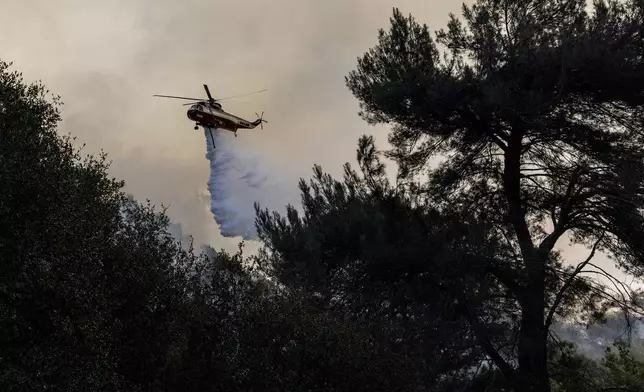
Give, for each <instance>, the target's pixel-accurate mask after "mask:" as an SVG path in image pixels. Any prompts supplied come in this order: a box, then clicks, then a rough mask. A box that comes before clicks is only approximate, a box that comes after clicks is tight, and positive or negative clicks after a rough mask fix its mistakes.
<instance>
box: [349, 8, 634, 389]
mask: <svg viewBox="0 0 644 392" xmlns="http://www.w3.org/2000/svg"><path fill="white" fill-rule="evenodd" d="M463 16H464V18H465V22H466V23H465V24H464V23H463V22H462V21H460V20H458V19H457V18H456V17H455V16H451V19H450V22H449V24H448V28H447V30H441V31H439V32H438V33H437V38H436V42H435V41H434V40H433V39H432V38H431V35H430V33H429V31H428V28H427V26H421V25H419V24H418V23H417V22H416V21H415V20H414V19H413V18H412V17H411V16H410V17H409V18H405V17H403V15H402V14H401V13H400V12H399V11H397V10H395V11H394V16H393V18H392V20H391V29H390V31H389V32H384V31H383V30H381V31H380V34H379V42H378V45H377V46H376V47H375V48H373V49H371V50H370V51H369V52H367V53H366V54H365V55H364V56H363V57H362V58H360V59H359V61H358V67H357V70H355V71H352V72H351V73H350V74H349V76H348V78H347V85H348V87H349V88H350V90H351V91H352V92H353V93H354V95H355V96H356V97H357V98H358V100H359V101H360V103H361V107H362V112H361V114H362V116H363V117H364V118H365V119H366V120H367V121H368V122H369V123H374V124H375V123H391V124H394V128H393V132H392V134H391V135H390V142H391V143H392V145H393V148H392V150H391V151H389V155H388V156H389V157H391V158H393V159H395V160H396V161H397V163H398V164H399V166H400V170H399V174H398V177H399V179H400V181H401V182H408V183H409V182H412V181H413V180H414V176H415V175H417V174H419V173H420V171H421V170H423V169H425V168H426V165H427V162H428V160H429V159H430V158H432V157H436V156H438V155H441V154H442V155H443V156H445V161H444V162H443V163H442V164H441V165H440V166H439V167H438V168H436V169H427V170H429V175H430V179H429V181H428V183H427V184H422V191H423V192H425V193H426V194H427V195H428V198H429V199H430V200H431V201H432V203H433V205H435V206H437V207H439V208H441V209H442V210H444V211H447V210H455V211H465V210H467V211H468V212H469V213H470V214H472V215H475V216H477V217H478V218H479V219H482V220H484V221H485V222H488V223H489V224H490V225H491V229H490V235H491V236H492V235H493V236H497V237H499V238H505V237H507V239H508V240H507V242H508V243H507V246H506V247H505V250H508V251H509V250H512V251H513V254H515V256H514V257H504V259H505V260H506V261H504V262H503V263H500V264H498V265H493V266H491V274H492V275H493V276H494V277H495V278H496V279H498V280H499V281H500V282H501V283H502V284H503V285H504V286H505V287H506V288H507V289H508V290H509V291H510V292H511V294H512V295H513V296H514V298H515V299H516V301H517V303H518V305H519V307H520V314H521V322H520V326H521V328H520V332H519V338H518V354H517V362H518V367H517V369H516V370H515V369H514V366H513V365H512V363H510V362H508V361H507V360H505V359H503V358H502V357H501V356H500V355H499V354H498V350H497V349H496V348H494V347H492V346H491V345H489V344H486V345H485V350H486V352H487V354H488V355H490V357H492V358H494V361H495V363H496V365H497V366H499V368H500V369H501V370H502V371H503V373H504V375H505V377H507V378H508V379H509V380H511V381H512V383H513V385H514V386H515V388H517V389H519V390H524V391H548V390H549V389H550V387H549V383H548V368H547V339H548V330H549V327H550V325H551V323H552V321H553V316H554V314H555V312H556V310H557V309H558V307H559V302H560V298H562V296H563V295H565V293H566V291H568V290H569V285H567V284H564V285H563V287H561V289H560V290H559V292H558V293H557V295H556V296H554V298H551V297H549V296H548V293H547V291H548V290H547V289H546V282H547V280H548V276H549V275H554V276H555V277H556V278H557V279H558V280H560V281H562V282H572V280H571V279H572V278H574V276H577V275H578V274H579V273H580V272H581V271H582V270H583V269H584V267H586V266H588V265H590V258H589V259H587V260H585V261H583V262H582V263H581V264H580V265H579V266H578V268H576V269H575V270H574V272H572V273H570V274H566V273H562V271H559V270H553V269H552V268H551V266H550V265H549V263H548V260H549V259H550V258H551V257H552V254H553V252H554V247H555V245H556V243H557V241H558V240H559V239H561V238H562V236H564V235H568V234H570V235H571V237H572V239H573V240H574V241H575V242H577V243H581V244H584V245H587V246H589V247H592V253H591V254H594V253H595V250H601V251H605V252H607V253H609V254H610V255H612V257H613V258H614V260H615V262H616V263H617V265H619V266H620V267H622V268H623V269H625V270H626V271H628V272H631V273H633V274H635V275H641V273H642V272H643V270H642V268H643V267H644V264H642V262H641V260H642V256H643V255H644V253H643V251H644V248H642V242H641V241H639V240H638V238H639V237H640V236H641V228H642V227H644V226H643V225H642V223H644V217H643V216H642V213H641V207H642V197H643V196H644V189H643V188H642V186H643V183H642V179H643V175H644V170H643V169H642V158H643V157H644V150H643V147H642V136H643V131H644V129H643V125H644V122H643V119H644V117H642V113H644V112H643V111H642V105H643V104H644V93H643V91H644V90H643V89H642V86H643V85H644V67H643V65H644V64H643V62H644V58H643V57H642V51H643V49H644V46H643V45H644V28H643V25H642V20H644V18H643V16H644V3H642V2H641V1H637V0H631V1H625V2H617V1H608V2H604V1H596V2H595V3H594V11H593V13H592V14H589V13H588V11H587V8H586V2H585V1H583V0H569V1H555V0H533V1H513V0H505V1H503V0H480V1H477V2H476V4H475V5H473V6H471V7H468V6H465V5H464V6H463ZM437 43H438V44H441V45H443V46H444V47H445V48H446V49H447V51H446V54H445V56H444V58H441V56H440V52H439V50H438V46H437ZM501 252H502V251H501V250H499V254H500V253H501ZM485 335H486V333H485V332H484V331H483V330H482V329H479V330H478V331H477V336H478V337H479V340H481V341H482V342H484V341H486V340H487V338H486V336H485Z"/></svg>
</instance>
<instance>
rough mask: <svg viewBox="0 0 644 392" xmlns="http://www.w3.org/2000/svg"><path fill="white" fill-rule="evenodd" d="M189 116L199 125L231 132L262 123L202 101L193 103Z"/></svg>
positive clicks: (251, 127)
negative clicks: (245, 118) (248, 119)
mask: <svg viewBox="0 0 644 392" xmlns="http://www.w3.org/2000/svg"><path fill="white" fill-rule="evenodd" d="M187 116H188V118H189V119H190V120H192V121H194V122H196V123H197V125H198V126H202V127H206V128H217V129H225V130H228V131H231V132H237V130H238V129H253V128H255V127H256V126H258V125H259V124H260V120H257V121H253V122H250V121H247V120H244V119H243V118H241V117H237V116H235V115H232V114H230V113H227V112H226V111H224V110H223V109H221V108H217V107H212V106H210V105H205V104H202V103H197V104H194V105H192V106H191V107H190V109H188V112H187Z"/></svg>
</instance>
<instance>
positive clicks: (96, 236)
mask: <svg viewBox="0 0 644 392" xmlns="http://www.w3.org/2000/svg"><path fill="white" fill-rule="evenodd" d="M449 17H450V19H449V22H448V24H447V27H446V28H445V29H443V30H439V31H437V32H436V33H435V34H433V33H432V32H430V30H429V27H427V26H426V25H422V24H420V23H418V22H417V21H416V20H415V19H414V18H413V17H412V16H405V15H403V14H402V13H401V12H400V11H399V10H397V9H394V12H393V16H392V17H391V20H390V22H391V25H390V26H389V28H388V30H385V29H383V30H381V31H380V32H379V33H378V35H377V44H376V45H375V46H374V47H373V48H371V49H369V50H368V51H367V52H366V53H364V54H363V55H362V56H361V57H359V58H358V61H357V66H356V69H355V70H353V71H351V72H349V73H348V75H347V77H346V85H347V87H348V89H349V90H350V91H351V92H352V93H353V94H354V96H355V97H356V98H357V100H358V101H359V102H360V105H361V112H360V116H362V117H363V118H364V120H365V121H367V122H369V123H371V124H387V125H389V126H390V127H391V132H390V135H389V142H390V149H389V150H386V151H380V150H378V149H377V148H376V146H375V144H374V140H373V138H371V137H368V136H363V137H361V138H360V139H359V143H358V146H357V154H356V155H357V156H356V158H357V159H356V161H357V163H356V164H355V165H351V164H348V163H347V164H346V165H345V172H344V176H343V178H341V179H335V178H333V177H332V176H330V175H328V174H327V173H325V172H324V171H323V169H322V168H321V167H319V166H315V167H314V170H313V175H312V178H311V179H309V180H305V179H302V180H301V181H300V183H299V187H300V191H301V205H300V206H288V208H287V212H286V214H285V216H281V215H279V214H277V213H275V212H273V211H269V210H266V209H263V208H262V206H261V205H256V213H257V219H256V225H257V229H258V232H259V240H260V241H261V245H262V246H261V250H260V251H259V253H257V254H254V255H247V254H244V252H243V249H244V248H243V243H242V244H240V247H239V251H238V252H237V253H236V254H229V253H227V252H224V251H216V250H214V249H211V248H209V247H204V248H201V249H195V248H194V246H192V245H191V244H187V245H186V244H183V243H182V242H181V241H180V240H179V239H177V238H174V237H173V236H172V235H171V233H170V221H169V219H168V217H167V215H166V213H165V211H164V210H163V209H159V208H156V207H155V206H152V205H150V204H149V203H141V202H139V201H136V200H134V199H132V198H131V197H130V196H128V194H127V193H126V192H125V191H124V185H125V184H124V183H123V182H121V181H118V180H116V179H113V178H111V177H110V176H109V174H108V171H109V160H108V157H107V156H106V155H100V156H98V157H97V156H91V155H84V154H83V153H82V148H81V147H79V146H77V145H76V144H75V140H74V139H73V138H72V137H71V136H63V135H60V134H59V132H58V128H57V127H58V124H59V123H60V121H61V115H60V111H59V105H60V103H61V99H60V97H57V96H53V97H52V96H50V94H49V92H48V91H47V89H46V87H45V86H44V85H43V84H41V83H28V82H25V81H24V80H23V78H22V75H21V74H20V72H19V71H17V70H14V69H12V65H11V64H10V63H5V62H0V180H1V183H2V187H1V188H0V222H2V225H1V226H0V257H1V264H0V268H1V273H0V298H1V300H0V339H1V340H2V344H0V385H1V386H2V387H1V389H2V390H7V391H49V392H54V391H79V392H80V391H83V392H85V391H132V392H136V391H140V392H148V391H194V392H205V391H227V392H228V391H294V392H297V391H302V392H304V391H307V392H308V391H347V392H348V391H352V392H354V391H355V392H358V391H369V392H377V391H401V392H402V391H432V392H433V391H441V392H442V391H444V392H451V391H454V392H456V391H459V392H478V391H480V392H483V391H499V392H500V391H534V392H537V391H538V392H546V391H553V392H555V391H557V392H560V391H561V392H563V391H566V392H577V391H644V344H642V337H641V336H638V335H637V334H636V333H635V334H632V333H630V332H637V329H636V328H637V326H638V322H639V321H638V320H639V319H640V318H641V317H643V316H644V300H642V298H643V296H642V295H641V293H640V292H638V291H637V290H636V289H635V287H627V286H625V285H624V284H622V283H620V282H619V281H618V280H616V279H615V278H613V277H612V276H610V274H609V273H608V272H606V271H605V270H604V269H602V268H600V266H599V265H597V264H596V263H595V258H596V257H597V254H599V253H600V252H601V253H603V254H606V255H608V256H610V260H611V262H613V263H615V265H616V266H618V267H619V268H620V269H622V270H623V271H625V272H626V273H628V274H630V275H631V276H632V277H633V278H634V279H636V280H637V279H640V281H641V277H642V275H643V274H644V241H642V240H641V239H642V236H643V235H644V212H643V208H644V110H643V109H644V1H642V0H627V1H599V0H598V1H595V2H594V5H593V6H592V7H589V6H588V5H587V4H586V1H584V0H478V1H476V3H475V4H474V5H471V6H463V8H462V15H461V16H460V17H457V16H455V15H450V16H449ZM347 131H350V130H347ZM436 159H440V163H438V164H436V163H431V164H430V162H435V161H436ZM387 160H390V162H393V163H395V164H396V166H397V175H396V176H395V178H391V176H388V175H387V167H386V164H387ZM567 240H570V241H572V242H574V243H577V244H581V245H584V246H586V247H587V249H588V252H587V254H586V256H584V258H583V259H582V260H570V259H566V258H565V257H564V255H563V254H562V253H561V252H560V251H558V248H557V247H556V245H557V244H560V243H561V242H562V241H563V242H565V241H567ZM611 320H613V321H614V320H623V322H622V323H621V324H620V323H618V325H622V326H623V327H624V331H623V332H624V334H623V338H620V339H618V340H616V341H614V342H612V344H610V345H609V346H607V347H606V348H605V352H604V355H603V356H602V357H601V358H590V357H587V356H585V355H583V353H581V352H580V350H579V348H578V346H577V345H576V343H575V342H571V341H566V340H565V339H563V338H562V337H561V336H560V335H559V334H558V333H557V332H556V331H555V328H554V326H555V325H564V324H566V325H573V326H578V327H579V328H580V329H583V328H586V327H589V326H592V325H601V324H602V323H606V322H608V321H611Z"/></svg>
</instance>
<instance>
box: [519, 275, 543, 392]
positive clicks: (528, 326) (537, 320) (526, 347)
mask: <svg viewBox="0 0 644 392" xmlns="http://www.w3.org/2000/svg"><path fill="white" fill-rule="evenodd" d="M534 286H536V287H530V288H529V290H528V293H529V294H528V298H525V299H524V303H523V304H521V311H522V318H521V330H520V332H519V353H518V356H519V369H518V379H519V382H520V383H521V385H520V389H519V390H520V391H522V392H523V391H526V392H550V376H549V374H548V356H547V355H548V354H547V344H548V341H547V339H548V334H547V331H546V328H545V326H544V321H545V320H544V318H545V316H544V292H543V288H542V286H543V284H539V283H537V284H535V285H534ZM539 286H541V287H539ZM540 289H541V290H540Z"/></svg>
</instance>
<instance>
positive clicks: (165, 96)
mask: <svg viewBox="0 0 644 392" xmlns="http://www.w3.org/2000/svg"><path fill="white" fill-rule="evenodd" d="M153 97H162V98H175V99H187V100H189V101H198V100H200V99H199V98H189V97H177V96H174V95H159V94H154V95H153Z"/></svg>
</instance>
